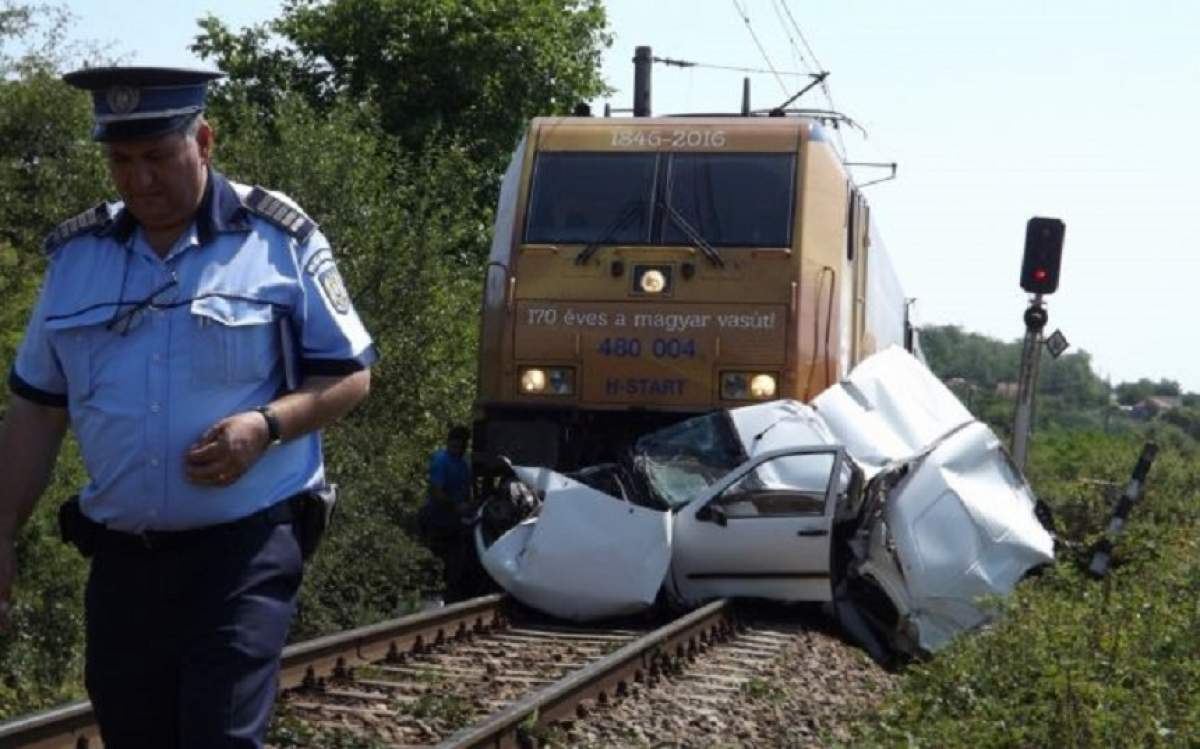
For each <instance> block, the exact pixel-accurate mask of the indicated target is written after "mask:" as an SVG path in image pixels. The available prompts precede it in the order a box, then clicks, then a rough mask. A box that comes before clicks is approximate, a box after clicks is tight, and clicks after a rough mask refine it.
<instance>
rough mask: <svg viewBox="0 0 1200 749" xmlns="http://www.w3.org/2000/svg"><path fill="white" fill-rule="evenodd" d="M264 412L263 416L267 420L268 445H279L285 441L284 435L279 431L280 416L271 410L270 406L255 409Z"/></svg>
mask: <svg viewBox="0 0 1200 749" xmlns="http://www.w3.org/2000/svg"><path fill="white" fill-rule="evenodd" d="M254 410H255V411H257V412H258V413H260V414H262V417H263V418H264V419H265V420H266V422H267V446H268V447H269V446H271V445H278V444H279V443H281V442H283V435H282V434H280V431H279V417H278V416H276V415H275V412H274V411H272V410H271V407H270V406H259V407H258V408H256V409H254Z"/></svg>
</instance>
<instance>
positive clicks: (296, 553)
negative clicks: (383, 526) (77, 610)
mask: <svg viewBox="0 0 1200 749" xmlns="http://www.w3.org/2000/svg"><path fill="white" fill-rule="evenodd" d="M219 75H220V74H214V73H211V72H208V71H181V70H172V69H163V68H93V69H84V70H81V71H77V72H75V73H71V74H68V75H67V76H65V78H64V80H66V81H67V83H69V84H71V85H73V86H76V87H78V88H82V89H85V90H87V91H89V92H91V94H92V99H93V105H94V110H95V120H96V125H95V129H94V130H93V133H92V135H93V138H94V139H95V140H97V141H99V142H100V143H102V144H103V147H104V149H105V153H106V155H107V157H108V165H109V171H110V174H111V176H112V179H113V182H114V183H115V186H116V188H117V192H118V193H120V196H121V201H120V202H116V203H111V204H107V203H106V204H101V205H99V206H97V207H96V208H93V209H91V210H89V211H86V212H85V213H83V214H80V215H79V216H76V217H75V218H73V219H70V220H69V221H66V222H64V223H63V224H62V225H60V226H59V227H58V228H57V229H55V230H54V232H52V233H51V235H50V236H49V237H48V238H47V240H46V250H47V252H48V253H49V254H50V260H49V267H48V269H47V272H46V278H45V281H44V283H43V286H42V291H41V295H40V297H39V299H38V301H37V304H36V306H35V308H34V310H33V313H32V316H31V318H30V322H29V325H28V328H27V329H26V332H25V338H24V340H23V342H22V344H21V347H20V349H19V350H18V353H17V359H16V362H15V363H14V365H13V369H12V372H11V373H10V376H9V386H10V389H11V390H12V394H13V396H12V398H11V400H10V403H9V407H8V412H7V414H6V417H5V420H4V423H3V425H2V426H0V455H4V456H5V461H6V469H5V480H4V481H3V482H0V623H3V620H4V619H6V618H7V609H8V606H9V598H10V594H11V587H12V582H13V577H14V574H15V569H14V553H13V545H14V540H15V538H16V536H17V534H18V531H19V529H20V527H21V524H22V523H23V522H24V521H25V519H26V518H27V517H28V516H29V514H30V512H31V511H32V509H33V507H34V504H35V503H36V501H37V499H38V497H39V496H40V495H41V494H42V492H43V491H44V489H45V487H46V484H47V482H48V479H49V476H50V473H51V470H52V468H53V466H54V463H55V460H56V458H57V454H58V449H59V445H60V443H61V441H62V438H63V435H64V433H65V430H66V429H67V427H68V425H69V426H70V428H71V429H72V430H73V431H74V433H75V436H76V438H77V440H78V442H79V446H80V450H81V453H82V456H83V460H84V463H85V465H86V468H87V473H88V478H89V483H88V484H87V486H85V487H84V488H83V489H82V491H81V492H80V495H79V503H78V511H77V512H76V514H75V518H76V527H75V530H74V531H73V535H74V536H75V537H76V538H77V539H80V540H79V541H77V543H78V545H80V548H81V550H83V551H85V552H90V553H94V558H93V561H92V568H91V574H90V576H89V579H88V586H87V592H86V613H87V627H86V628H87V659H86V682H87V687H88V692H89V694H90V695H91V698H92V703H93V707H94V708H95V711H96V716H97V719H98V721H99V723H100V729H101V733H102V736H103V739H104V744H105V746H106V747H109V749H121V748H122V747H155V748H156V749H157V748H159V747H179V746H186V747H217V746H221V747H259V746H261V745H262V737H263V734H264V733H265V730H266V726H267V721H268V718H269V716H270V711H271V706H272V703H273V700H274V692H275V681H276V678H277V675H278V668H279V654H280V651H281V649H282V647H283V644H284V642H285V639H286V635H287V629H288V625H289V623H290V621H291V618H292V615H293V613H294V611H295V605H296V592H297V590H298V588H299V585H300V579H301V555H300V549H299V547H298V543H297V537H296V533H295V532H294V523H293V521H294V520H295V519H297V518H295V515H296V513H297V509H296V508H297V507H298V506H299V505H298V503H297V500H298V498H302V497H304V496H306V495H307V494H308V493H310V492H313V491H316V490H320V489H322V488H323V487H324V486H325V473H324V464H323V461H322V456H321V440H320V432H319V430H320V429H321V428H323V427H325V426H327V425H329V424H330V423H332V422H333V421H335V420H336V419H338V418H340V417H341V416H342V415H344V414H345V413H346V412H348V411H349V410H350V409H351V408H352V407H353V406H354V405H355V404H357V403H358V402H359V401H361V400H362V399H363V398H364V397H365V396H366V394H367V390H368V388H369V383H370V371H369V367H370V365H371V364H372V363H373V362H374V360H375V358H376V353H375V348H374V345H373V344H372V342H371V338H370V336H369V335H368V334H367V332H366V330H365V329H364V327H363V325H362V322H361V321H360V319H359V317H358V315H357V313H356V312H355V311H354V308H353V307H352V305H351V303H350V299H349V296H348V295H347V294H346V290H345V287H344V285H343V284H342V281H341V278H340V276H339V275H338V272H337V267H336V265H335V263H334V259H333V254H332V252H331V250H330V245H329V242H328V240H326V239H325V237H324V236H323V235H322V234H321V232H320V231H319V230H318V229H317V226H316V224H315V223H314V222H313V221H312V220H311V219H310V218H308V217H307V216H306V215H305V214H304V213H303V212H302V211H301V210H300V209H299V208H298V207H297V206H296V205H295V204H294V203H292V202H291V201H290V200H289V199H288V198H287V197H286V196H284V195H281V194H279V193H273V192H270V191H267V190H264V189H262V188H250V187H247V186H244V185H239V184H237V183H235V182H232V181H230V180H228V179H227V178H225V177H224V176H223V175H221V174H220V173H218V172H217V171H215V170H214V169H213V168H212V165H211V157H212V150H213V143H214V136H213V131H212V129H211V128H210V127H209V126H208V124H207V122H205V120H204V118H203V114H202V112H203V107H204V98H205V92H206V85H207V82H208V81H209V80H210V79H212V78H215V77H218V76H219ZM73 506H74V505H67V506H66V507H68V508H70V507H73ZM64 517H65V518H66V517H71V515H69V514H67V515H64ZM81 529H82V530H81ZM84 540H85V541H86V543H84V542H83V541H84Z"/></svg>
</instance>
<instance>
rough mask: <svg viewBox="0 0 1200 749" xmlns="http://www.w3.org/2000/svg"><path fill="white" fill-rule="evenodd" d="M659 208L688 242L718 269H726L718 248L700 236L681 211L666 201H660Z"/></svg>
mask: <svg viewBox="0 0 1200 749" xmlns="http://www.w3.org/2000/svg"><path fill="white" fill-rule="evenodd" d="M658 206H659V208H662V210H663V212H664V213H666V214H667V217H668V218H670V219H671V222H672V223H674V224H675V225H676V226H678V227H679V230H680V231H682V232H683V233H684V234H685V235H686V236H687V238H688V240H689V241H691V243H692V244H693V245H694V246H695V247H698V248H700V250H702V251H703V252H704V254H705V256H706V257H708V259H709V260H710V261H711V262H712V264H713V265H715V266H717V267H718V268H724V267H725V261H724V260H722V259H721V253H719V252H717V248H716V247H713V246H712V245H711V244H709V243H708V240H707V239H705V238H704V237H702V236H700V232H698V231H696V230H695V228H693V227H692V225H691V224H689V223H688V222H687V219H685V218H684V217H683V215H682V214H680V213H679V211H677V210H675V208H674V206H672V205H671V204H670V203H668V202H667V201H665V200H660V201H658Z"/></svg>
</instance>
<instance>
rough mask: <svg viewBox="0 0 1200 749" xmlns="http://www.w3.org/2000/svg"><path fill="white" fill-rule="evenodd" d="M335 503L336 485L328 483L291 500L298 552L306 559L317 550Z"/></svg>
mask: <svg viewBox="0 0 1200 749" xmlns="http://www.w3.org/2000/svg"><path fill="white" fill-rule="evenodd" d="M336 505H337V486H335V485H332V484H331V485H328V486H324V487H321V488H319V489H312V490H310V491H306V492H304V493H303V494H299V495H297V496H296V497H295V498H294V499H293V500H292V512H293V514H294V518H293V520H292V523H293V528H294V529H295V531H296V539H297V540H298V541H299V542H300V554H301V555H302V556H303V557H304V559H305V560H306V561H307V560H308V559H309V558H310V557H312V555H313V554H314V553H316V551H317V546H319V545H320V543H321V537H322V536H324V535H325V531H326V529H328V528H329V524H330V522H332V521H333V510H334V507H335V506H336Z"/></svg>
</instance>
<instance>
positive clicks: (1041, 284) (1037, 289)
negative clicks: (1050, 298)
mask: <svg viewBox="0 0 1200 749" xmlns="http://www.w3.org/2000/svg"><path fill="white" fill-rule="evenodd" d="M1066 228H1067V227H1066V225H1065V224H1063V222H1062V221H1060V220H1058V219H1056V218H1041V217H1035V218H1031V219H1029V223H1028V224H1026V225H1025V258H1024V260H1023V261H1022V263H1021V288H1022V289H1025V290H1026V291H1028V292H1029V293H1030V294H1039V295H1040V294H1053V293H1054V292H1055V290H1057V289H1058V269H1059V267H1060V266H1061V265H1062V245H1063V234H1064V233H1065V232H1066Z"/></svg>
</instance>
